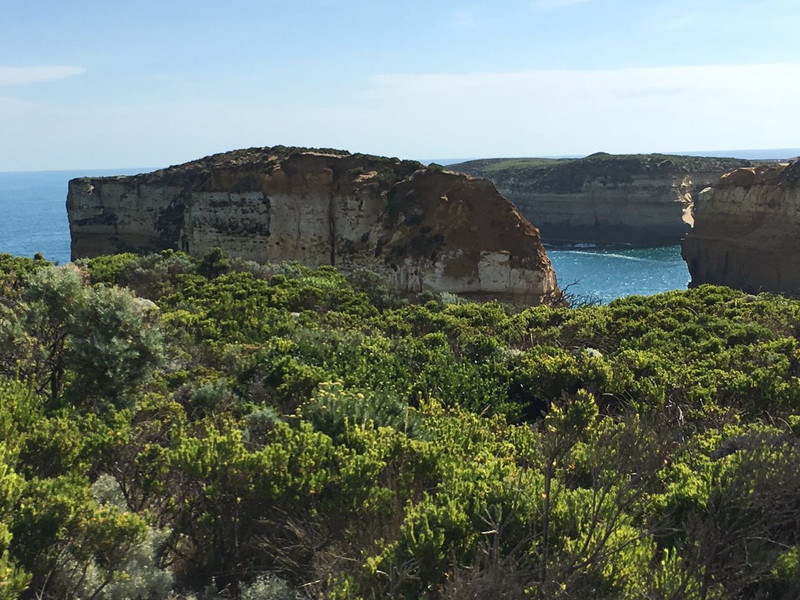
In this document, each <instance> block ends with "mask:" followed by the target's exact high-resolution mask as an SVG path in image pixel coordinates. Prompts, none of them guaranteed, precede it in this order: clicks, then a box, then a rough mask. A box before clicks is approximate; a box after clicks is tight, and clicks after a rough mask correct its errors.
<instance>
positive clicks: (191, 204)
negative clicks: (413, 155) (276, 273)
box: [67, 147, 559, 303]
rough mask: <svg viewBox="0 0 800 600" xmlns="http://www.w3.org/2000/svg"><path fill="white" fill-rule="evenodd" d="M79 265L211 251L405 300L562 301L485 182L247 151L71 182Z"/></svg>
mask: <svg viewBox="0 0 800 600" xmlns="http://www.w3.org/2000/svg"><path fill="white" fill-rule="evenodd" d="M67 212H68V215H69V220H70V231H71V234H72V257H73V259H76V258H80V257H92V256H98V255H101V254H109V253H115V252H128V251H133V252H140V253H142V252H151V251H157V250H162V249H166V248H175V249H180V250H184V251H186V252H189V253H192V254H196V255H202V254H204V253H206V252H207V251H209V250H210V249H212V248H214V247H217V246H218V247H220V248H222V249H224V250H226V251H227V252H229V253H231V254H233V255H236V256H240V257H242V258H245V259H248V260H254V261H258V262H276V261H282V260H297V261H300V262H302V263H303V264H306V265H309V266H311V267H316V266H320V265H333V266H336V267H337V268H340V269H343V270H345V271H347V270H353V269H356V268H360V267H364V268H368V269H371V270H373V271H375V272H377V273H380V274H382V275H383V276H385V277H386V279H387V281H388V282H389V283H390V284H391V285H392V286H393V287H395V288H396V289H399V290H401V291H404V292H419V291H422V290H431V291H437V292H438V291H448V292H452V293H456V294H462V295H466V296H470V297H474V298H477V299H490V298H496V299H500V300H510V301H515V302H525V303H540V302H549V301H551V300H552V299H553V298H557V297H558V295H559V294H558V287H557V284H556V277H555V274H554V272H553V269H552V267H551V265H550V261H549V260H548V258H547V255H546V254H545V251H544V249H543V248H542V245H541V243H540V239H539V232H538V230H537V229H536V228H535V227H534V226H532V225H531V224H530V223H529V222H528V221H526V220H525V219H524V218H523V217H522V216H521V215H520V214H519V212H518V211H517V210H516V209H515V208H514V206H513V205H511V204H510V203H509V202H508V201H507V200H506V199H505V198H503V197H502V196H501V195H500V194H499V193H498V192H497V190H496V189H495V187H494V186H493V185H492V183H491V182H489V181H487V180H483V179H475V178H472V177H468V176H465V175H461V174H456V173H452V172H448V171H444V170H442V169H438V168H425V167H423V166H422V165H421V164H419V163H417V162H415V161H400V160H397V159H386V158H381V157H374V156H365V155H352V154H349V153H345V152H340V151H328V150H326V151H310V150H303V149H287V148H282V147H279V148H261V149H250V150H240V151H235V152H229V153H225V154H220V155H215V156H211V157H207V158H205V159H201V160H199V161H194V162H191V163H187V164H185V165H179V166H176V167H170V168H169V169H164V170H161V171H156V172H154V173H148V174H143V175H137V176H133V177H104V178H82V179H75V180H72V181H71V182H70V186H69V195H68V198H67Z"/></svg>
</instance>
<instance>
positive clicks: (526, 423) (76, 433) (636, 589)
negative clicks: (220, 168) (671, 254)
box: [0, 251, 800, 600]
mask: <svg viewBox="0 0 800 600" xmlns="http://www.w3.org/2000/svg"><path fill="white" fill-rule="evenodd" d="M0 292H1V294H0V342H2V343H0V599H2V600H5V599H12V598H17V597H20V598H37V599H38V598H41V599H45V598H68V599H69V598H75V599H77V598H95V599H102V598H106V599H116V598H139V599H142V600H145V599H150V598H153V599H155V598H163V597H172V598H175V599H177V598H190V597H194V598H214V597H216V598H247V599H250V598H276V599H277V598H331V599H373V598H397V599H416V598H427V599H432V600H433V599H452V600H459V599H462V598H463V599H466V598H520V599H521V598H533V599H539V598H541V599H544V598H559V599H572V598H574V599H579V598H580V599H584V598H597V599H618V598H622V599H663V600H667V599H674V600H678V599H690V600H694V599H696V600H710V599H727V598H764V599H767V598H787V599H789V598H796V597H798V595H800V559H799V558H798V557H799V556H800V471H798V469H797V465H798V464H800V444H798V435H800V379H798V377H800V341H799V340H800V337H799V336H800V302H798V301H795V300H791V299H787V298H782V297H777V296H770V295H759V296H751V295H746V294H743V293H740V292H736V291H733V290H730V289H727V288H721V287H710V286H703V287H700V288H698V289H694V290H690V291H680V292H670V293H666V294H660V295H657V296H653V297H636V296H634V297H629V298H625V299H621V300H617V301H614V302H612V303H611V304H609V305H606V306H583V307H578V308H573V309H570V308H547V307H542V306H538V307H532V308H525V307H512V306H504V305H500V304H497V303H486V304H476V303H470V302H464V301H461V300H460V299H457V298H454V297H452V295H444V296H437V295H435V294H430V293H426V294H423V295H421V296H420V297H415V298H401V297H399V296H397V295H396V294H393V293H392V292H391V291H389V290H388V289H387V288H386V287H385V286H384V285H382V282H381V281H380V280H379V279H377V278H376V277H375V276H374V275H373V274H371V273H367V272H358V273H354V274H351V275H349V276H345V275H343V274H340V273H338V272H337V271H336V270H334V269H332V268H326V267H323V268H320V269H316V270H312V269H308V268H305V267H302V266H300V265H297V264H280V265H256V264H254V263H248V262H246V261H241V260H237V259H234V258H231V257H227V256H225V255H224V254H221V253H219V252H212V253H210V254H209V255H208V256H206V257H202V258H200V259H195V258H191V257H189V256H186V255H183V254H180V253H176V252H172V251H167V252H164V253H162V254H157V255H151V256H145V257H137V256H134V255H117V256H107V257H101V258H97V259H93V260H90V261H82V262H78V263H76V264H75V265H68V266H66V267H54V266H51V265H49V264H47V263H46V262H44V261H42V260H26V259H19V258H12V257H9V256H0Z"/></svg>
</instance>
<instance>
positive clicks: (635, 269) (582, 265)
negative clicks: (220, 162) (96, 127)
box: [0, 169, 689, 303]
mask: <svg viewBox="0 0 800 600" xmlns="http://www.w3.org/2000/svg"><path fill="white" fill-rule="evenodd" d="M142 170H145V169H128V170H117V171H113V172H111V171H104V172H98V171H95V172H86V171H82V172H73V171H40V172H24V173H0V252H7V253H10V254H15V255H19V256H33V255H34V254H36V253H37V252H41V253H42V254H43V255H44V256H45V258H47V259H48V260H50V261H54V262H58V263H60V264H65V263H67V262H69V258H70V251H69V242H70V239H69V227H68V224H67V213H66V208H65V201H66V195H67V182H68V181H69V180H70V179H71V178H73V177H81V176H86V175H105V174H108V175H111V174H128V173H136V172H140V171H142ZM547 255H548V256H549V257H550V260H551V261H552V263H553V267H554V268H555V270H556V275H557V277H558V282H559V285H561V286H562V288H563V287H567V286H568V289H567V292H568V293H569V294H570V295H571V296H572V297H573V298H574V299H575V300H576V301H578V302H581V301H590V302H602V303H606V302H610V301H611V300H614V299H615V298H620V297H622V296H629V295H633V294H638V295H645V296H648V295H651V294H657V293H659V292H666V291H670V290H677V289H685V288H686V285H687V284H688V282H689V272H688V270H687V268H686V264H685V263H684V262H683V259H681V255H680V246H670V247H662V248H636V249H607V248H575V247H573V248H564V247H558V248H547Z"/></svg>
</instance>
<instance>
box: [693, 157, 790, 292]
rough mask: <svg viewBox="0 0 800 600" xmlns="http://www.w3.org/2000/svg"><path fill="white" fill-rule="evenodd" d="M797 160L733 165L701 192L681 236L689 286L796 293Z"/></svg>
mask: <svg viewBox="0 0 800 600" xmlns="http://www.w3.org/2000/svg"><path fill="white" fill-rule="evenodd" d="M798 240H800V163H794V164H792V165H773V166H766V167H758V168H756V167H753V168H747V169H738V170H736V171H732V172H731V173H728V174H726V175H725V176H724V177H722V179H721V180H720V181H719V182H718V183H717V184H715V185H713V186H711V187H709V188H708V189H706V190H703V192H702V193H701V194H700V198H699V200H698V201H697V205H696V207H695V226H694V229H693V230H692V231H691V232H690V233H689V234H688V235H687V236H686V239H685V240H684V242H683V247H682V254H683V258H684V260H685V261H686V263H687V264H688V266H689V273H690V274H691V276H692V281H691V284H690V285H691V286H697V285H700V284H703V283H713V284H719V285H727V286H730V287H735V288H738V289H742V290H745V291H748V292H754V293H755V292H760V291H769V292H776V293H782V294H789V295H792V296H798V295H800V253H798V252H797V244H798Z"/></svg>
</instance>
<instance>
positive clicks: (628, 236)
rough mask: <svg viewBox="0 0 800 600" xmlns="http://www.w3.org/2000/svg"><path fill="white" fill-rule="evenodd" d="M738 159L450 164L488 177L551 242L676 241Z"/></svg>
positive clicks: (641, 243)
mask: <svg viewBox="0 0 800 600" xmlns="http://www.w3.org/2000/svg"><path fill="white" fill-rule="evenodd" d="M747 164H749V163H747V161H739V160H735V159H706V158H695V157H677V156H676V157H673V156H667V155H622V156H614V155H606V154H600V155H593V156H589V157H586V158H583V159H576V160H552V159H551V160H547V159H493V160H482V161H470V162H468V163H462V164H460V165H453V166H452V168H454V169H455V170H459V171H463V172H465V173H468V174H471V175H476V176H482V177H487V178H488V179H490V180H491V181H492V182H493V183H494V184H495V185H496V186H497V189H498V190H499V192H500V193H501V194H502V195H503V196H504V197H505V198H508V199H509V200H510V201H511V202H512V203H513V204H514V205H516V206H517V208H519V211H520V212H521V213H522V215H523V216H524V217H525V218H527V219H528V220H529V221H531V222H532V223H536V225H537V227H538V228H539V229H540V231H541V235H542V239H543V240H544V241H545V242H546V243H552V244H561V243H563V244H574V243H579V242H582V243H605V244H622V245H634V246H665V245H674V244H678V243H679V242H680V240H681V238H682V237H683V236H684V235H685V234H686V233H687V232H688V231H689V230H690V229H691V227H692V205H693V202H694V200H695V199H696V197H697V194H698V193H699V191H700V190H702V189H703V188H705V187H706V186H708V185H711V184H712V183H714V182H716V181H717V180H718V179H719V177H720V176H721V175H722V174H723V173H725V172H726V171H727V170H729V169H732V168H735V167H737V166H743V165H747Z"/></svg>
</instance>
